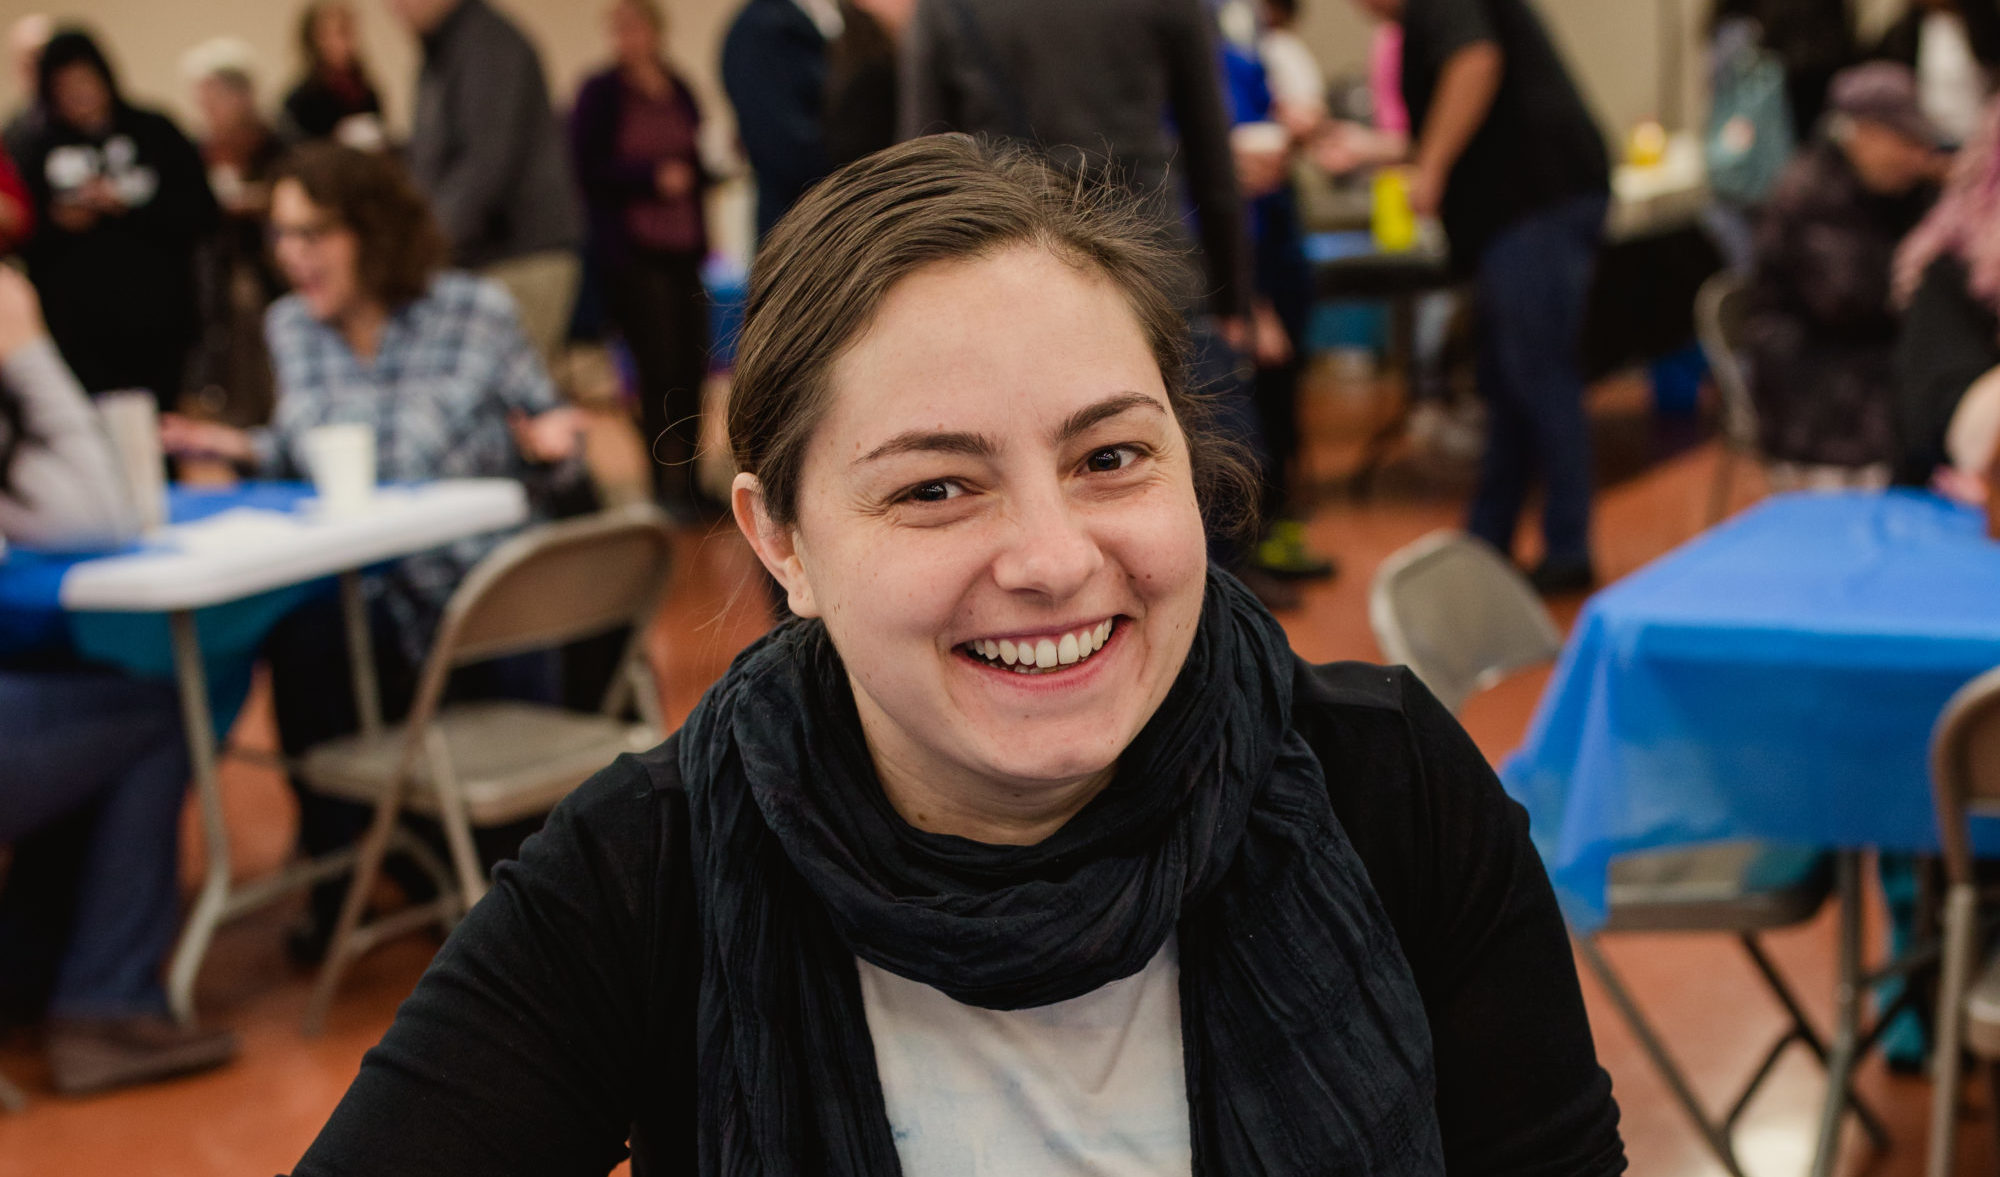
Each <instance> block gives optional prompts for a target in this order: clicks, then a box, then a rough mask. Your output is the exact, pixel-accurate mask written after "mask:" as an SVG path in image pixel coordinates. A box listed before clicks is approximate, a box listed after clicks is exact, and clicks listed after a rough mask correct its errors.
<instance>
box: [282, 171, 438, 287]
mask: <svg viewBox="0 0 2000 1177" xmlns="http://www.w3.org/2000/svg"><path fill="white" fill-rule="evenodd" d="M286 180H293V181H296V182H297V183H298V185H299V186H300V187H301V188H304V189H305V190H306V197H307V198H308V199H310V200H311V201H312V202H313V203H314V204H316V205H318V206H319V207H320V208H322V209H325V210H326V211H327V212H328V213H329V214H331V215H332V217H333V219H334V220H335V221H337V222H339V223H340V224H341V225H343V226H345V227H346V228H348V229H351V230H353V231H354V235H355V237H356V239H357V240H358V241H359V242H360V252H359V258H358V260H357V263H356V264H357V268H358V270H359V274H358V280H359V282H360V284H361V289H362V290H363V291H365V292H366V293H367V294H368V296H369V297H370V298H373V299H376V300H377V301H379V302H381V304H382V305H383V306H385V307H388V308H389V309H391V310H394V309H396V308H398V307H401V306H403V305H405V304H407V303H410V302H414V301H416V300H417V299H419V298H421V297H423V295H424V294H425V292H427V291H428V290H430V287H431V278H432V277H433V276H434V275H435V274H436V273H437V272H438V271H439V270H440V269H442V268H444V264H445V261H446V259H447V257H448V251H447V247H446V245H445V240H444V234H443V232H441V231H440V230H439V229H438V226H437V221H436V220H435V219H434V218H433V217H432V216H431V210H430V205H429V204H427V203H425V201H424V198H423V195H422V194H421V193H419V192H418V191H417V189H416V186H415V185H414V184H412V183H411V182H410V178H409V175H408V174H407V173H406V172H404V171H403V167H402V165H401V164H399V163H397V162H396V161H395V160H394V159H391V158H390V157H389V156H386V155H382V154H380V153H377V152H371V151H357V150H355V149H354V148H352V147H344V146H342V145H340V144H338V143H326V142H320V143H306V144H303V145H301V146H299V147H297V148H294V149H293V150H292V152H291V153H290V154H289V155H287V156H286V157H285V158H284V160H283V162H281V163H280V164H279V165H278V170H277V172H276V173H275V174H274V175H273V176H272V178H271V183H272V184H273V186H275V185H277V184H281V183H283V182H284V181H286Z"/></svg>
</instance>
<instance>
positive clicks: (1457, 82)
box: [1359, 0, 1611, 593]
mask: <svg viewBox="0 0 2000 1177" xmlns="http://www.w3.org/2000/svg"><path fill="white" fill-rule="evenodd" d="M1359 3H1360V4H1361V6H1362V7H1363V8H1364V9H1366V10H1367V11H1368V12H1369V13H1370V14H1372V15H1374V16H1376V17H1377V18H1379V19H1382V20H1390V21H1396V22H1398V23H1400V24H1401V25H1402V28H1403V60H1402V85H1403V100H1404V103H1405V104H1406V105H1407V106H1408V107H1409V112H1410V124H1411V130H1412V143H1413V146H1412V163H1411V169H1410V181H1409V187H1410V207H1411V210H1412V211H1413V212H1415V213H1416V214H1417V215H1418V216H1432V215H1435V216H1438V217H1439V218H1440V219H1441V220H1442V221H1443V222H1444V229H1445V233H1446V235H1447V236H1448V237H1449V238H1450V240H1451V256H1452V263H1453V265H1454V267H1455V268H1457V269H1459V270H1461V271H1465V272H1470V273H1471V274H1473V275H1475V287H1476V290H1477V294H1478V298H1479V312H1480V316H1481V320H1480V341H1479V358H1478V368H1479V390H1480V395H1481V396H1482V397H1483V398H1484V400H1485V401H1486V405H1487V418H1486V420H1487V427H1486V450H1485V454H1484V456H1483V457H1482V459H1481V461H1480V468H1479V484H1478V489H1477V490H1476V491H1475V492H1474V496H1473V502H1472V508H1471V511H1470V513H1469V518H1468V520H1467V525H1466V530H1468V531H1470V532H1471V533H1472V534H1473V535H1476V536H1478V537H1479V538H1480V539H1483V540H1485V541H1486V542H1487V543H1489V544H1492V545H1493V546H1494V547H1495V548H1496V549H1498V550H1499V551H1500V552H1501V553H1502V554H1503V555H1507V556H1509V557H1512V555H1513V552H1514V534H1515V530H1516V528H1517V525H1518V523H1519V519H1520V515H1521V511H1522V508H1523V507H1524V506H1525V505H1526V503H1527V498H1528V491H1529V488H1530V486H1531V484H1532V483H1534V482H1536V481H1540V482H1541V484H1542V486H1543V490H1544V502H1543V508H1542V557H1541V561H1540V563H1539V564H1537V565H1536V566H1535V567H1534V569H1533V570H1532V571H1531V572H1530V574H1529V575H1530V578H1531V579H1532V580H1533V581H1534V583H1535V586H1536V587H1537V589H1539V590H1540V591H1542V592H1545V593H1561V592H1573V591H1577V590H1581V589H1584V588H1587V587H1589V586H1590V585H1591V584H1593V583H1594V582H1595V580H1596V573H1595V571H1594V569H1593V567H1592V563H1591V556H1590V498H1591V465H1590V426H1589V421H1588V419H1587V417H1586V416H1585V414H1584V409H1583V392H1584V388H1583V372H1582V364H1581V335H1582V331H1583V312H1584V303H1585V300H1586V298H1587V297H1588V294H1589V287H1590V280H1591V275H1592V273H1593V272H1594V270H1595V266H1596V261H1597V250H1598V246H1599V244H1600V242H1601V241H1602V239H1603V235H1604V215H1605V210H1606V208H1607V207H1608V205H1609V203H1610V184H1611V164H1610V160H1609V159H1608V158H1607V157H1606V154H1605V149H1604V140H1603V138H1602V136H1601V135H1600V134H1599V133H1598V129H1597V123H1596V122H1595V121H1594V120H1593V119H1592V118H1591V116H1590V111H1589V109H1588V108H1587V107H1586V106H1585V105H1584V102H1583V97H1582V95H1581V94H1580V93H1578V91H1577V88H1576V83H1575V82H1574V81H1573V80H1572V79H1571V78H1570V74H1569V70H1568V69H1567V68H1566V67H1565V66H1564V64H1563V61H1562V57H1561V55H1560V54H1558V53H1557V51H1556V47H1555V44H1554V42H1552V41H1551V40H1550V39H1549V35H1548V32H1547V30H1546V29H1545V28H1544V27H1543V25H1542V22H1541V18H1540V17H1538V16H1537V15H1536V14H1535V11H1534V9H1533V8H1531V7H1530V6H1529V5H1528V3H1527V0H1483V2H1482V0H1359Z"/></svg>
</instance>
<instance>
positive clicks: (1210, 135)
mask: <svg viewBox="0 0 2000 1177" xmlns="http://www.w3.org/2000/svg"><path fill="white" fill-rule="evenodd" d="M1162 33H1163V36H1162V49H1163V52H1165V54H1166V58H1167V60H1166V66H1167V107H1168V112H1169V113H1170V114H1171V115H1172V116H1173V120H1174V126H1175V127H1177V128H1179V130H1180V138H1181V155H1182V157H1183V158H1184V159H1186V160H1187V182H1188V195H1189V196H1190V197H1191V198H1192V199H1193V202H1194V212H1195V219H1196V221H1197V222H1198V223H1199V226H1200V230H1201V249H1202V254H1203V256H1204V257H1205V258H1206V259H1207V263H1208V287H1209V288H1208V290H1207V291H1206V292H1205V293H1207V294H1208V295H1209V296H1210V298H1209V306H1210V307H1211V309H1213V310H1214V312H1215V313H1216V314H1218V315H1221V316H1223V317H1224V318H1225V319H1235V320H1238V321H1241V320H1242V319H1243V318H1244V316H1247V315H1248V314H1249V312H1250V300H1251V282H1250V243H1249V236H1250V235H1249V232H1248V230H1247V228H1246V218H1245V214H1244V211H1243V194H1242V193H1241V192H1240V191H1239V190H1238V189H1237V187H1236V157H1235V154H1234V153H1233V152H1232V151H1231V150H1230V148H1229V115H1228V113H1227V112H1226V111H1224V110H1223V107H1222V82H1221V78H1220V77H1219V76H1218V70H1217V64H1216V63H1217V60H1218V54H1217V51H1216V44H1215V33H1214V27H1213V22H1212V21H1211V20H1210V19H1209V16H1208V12H1207V10H1206V9H1205V8H1204V7H1203V5H1202V4H1201V3H1200V0H1179V2H1178V3H1176V4H1174V5H1173V6H1172V9H1171V11H1169V12H1168V13H1166V14H1165V24H1164V26H1163V28H1162Z"/></svg>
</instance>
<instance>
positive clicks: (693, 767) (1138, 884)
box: [680, 572, 1444, 1177]
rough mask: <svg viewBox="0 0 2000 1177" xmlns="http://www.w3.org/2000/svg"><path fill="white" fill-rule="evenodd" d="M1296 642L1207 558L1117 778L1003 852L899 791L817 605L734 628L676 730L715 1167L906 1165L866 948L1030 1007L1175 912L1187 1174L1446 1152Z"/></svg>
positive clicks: (1425, 1061) (1083, 989) (1076, 985)
mask: <svg viewBox="0 0 2000 1177" xmlns="http://www.w3.org/2000/svg"><path fill="white" fill-rule="evenodd" d="M1293 665H1294V663H1293V657H1292V654H1291V651H1290V648H1289V646H1288V644H1287V642H1286V639H1285V634H1284V631H1283V630H1282V629H1281V628H1280V627H1279V625H1278V623H1277V622H1276V621H1275V620H1274V619H1272V617H1271V616H1270V614H1268V613H1266V612H1265V611H1264V609H1263V608H1262V606H1260V605H1259V604H1257V602H1256V600H1255V599H1254V598H1253V597H1251V596H1250V594H1249V593H1248V592H1247V591H1245V590H1244V588H1243V587H1242V586H1241V585H1240V584H1238V583H1236V581H1235V580H1233V579H1231V578H1229V577H1228V576H1226V575H1222V574H1219V573H1213V572H1212V573H1211V574H1210V576H1209V580H1208V586H1207V595H1206V599H1205V601H1204V603H1203V607H1202V616H1201V621H1200V624H1199V626H1198V628H1197V630H1196V633H1195V638H1194V646H1193V649H1192V650H1191V651H1190V652H1189V654H1188V660H1187V664H1186V665H1185V666H1184V667H1183V668H1182V670H1181V673H1180V675H1179V677H1178V678H1177V679H1176V681H1175V683H1174V686H1173V688H1172V689H1171V691H1170V692H1169V693H1168V695H1167V698H1166V700H1165V702H1163V703H1162V704H1161V706H1160V709H1159V711H1158V712H1156V713H1155V714H1154V715H1153V717H1152V718H1151V719H1150V720H1149V721H1148V722H1147V724H1146V726H1145V728H1144V730H1142V731H1141V732H1140V733H1139V736H1138V738H1137V739H1136V740H1134V741H1133V743H1132V745H1131V746H1130V747H1129V748H1127V749H1126V751H1125V754H1124V755H1123V756H1122V757H1121V758H1120V760H1119V765H1118V769H1117V772H1116V774H1115V778H1114V779H1113V781H1112V783H1111V784H1110V785H1109V786H1107V787H1106V788H1105V790H1104V791H1103V792H1102V793H1100V794H1099V795H1098V796H1097V797H1095V798H1093V799H1092V800H1091V801H1090V803H1089V804H1087V805H1086V806H1085V807H1084V808H1083V809H1082V810H1081V811H1080V812H1079V813H1078V814H1077V815H1076V816H1075V817H1074V818H1072V819H1070V821H1069V822H1068V823H1066V824H1065V825H1064V826H1063V827H1062V828H1061V829H1060V830H1058V831H1057V832H1056V833H1054V834H1053V835H1051V836H1050V837H1049V838H1047V839H1046V840H1044V841H1043V842H1041V843H1040V844H1038V845H1035V846H990V845H984V844H981V843H976V842H972V841H969V840H967V839H964V838H956V837H949V836H944V835H937V834H929V833H925V832H923V831H920V830H917V829H914V828H913V827H911V826H909V825H908V824H906V823H905V822H904V821H903V820H902V819H901V818H900V817H898V816H897V814H896V813H895V811H894V810H893V809H892V808H891V807H890V805H889V802H888V800H887V798H886V797H885V795H884V794H883V791H882V787H881V785H880V783H879V782H878V781H877V779H876V776H875V771H874V766H873V762H872V760H871V759H870V757H869V753H868V749H867V747H866V745H865V744H864V742H863V739H862V735H861V726H860V720H859V717H858V715H857V713H856V711H855V707H854V698H853V694H852V690H851V688H850V685H849V682H848V679H847V673H846V670H845V669H844V668H843V666H842V664H841V661H840V658H839V656H838V655H837V654H836V653H835V652H834V649H833V645H832V642H831V641H829V640H828V638H827V636H826V631H825V629H824V628H823V627H822V626H821V625H819V624H818V623H816V622H793V623H791V624H788V625H785V626H783V627H781V628H779V629H778V630H776V631H774V632H773V633H772V634H771V635H770V636H768V637H766V638H765V639H764V640H762V641H760V642H759V643H758V644H756V645H755V646H752V647H751V648H750V649H749V650H747V651H745V652H744V654H743V655H742V656H741V657H739V658H738V659H737V660H736V663H735V665H734V666H732V667H731V668H730V671H729V674H728V675H727V676H726V677H725V678H724V679H723V680H722V681H721V682H720V683H719V684H717V686H716V687H715V688H714V689H713V690H711V691H710V692H709V694H708V696H707V697H706V698H704V699H703V700H702V703H701V705H700V706H699V707H697V708H696V709H695V712H694V714H693V715H692V716H691V717H689V719H688V722H687V725H686V727H685V728H683V729H682V732H681V744H680V751H681V772H682V776H683V779H684V780H685V781H686V785H687V791H688V801H689V807H690V812H691V815H692V840H693V854H694V859H695V863H694V868H695V879H696V888H697V894H698V896H699V900H700V908H701V912H702V943H703V957H702V973H701V976H702V980H701V996H700V1009H699V1011H698V1013H697V1036H698V1044H697V1053H698V1057H699V1066H700V1075H701V1084H702V1086H701V1096H700V1100H701V1103H700V1108H699V1123H700V1140H699V1152H700V1156H701V1171H702V1172H703V1173H704V1174H714V1175H727V1177H748V1175H751V1174H771V1175H774V1177H775V1175H787V1177H789V1175H792V1174H827V1175H829V1177H891V1175H894V1174H898V1173H899V1172H900V1171H901V1169H900V1165H899V1163H898V1160H897V1155H896V1149H895V1144H894V1142H893V1140H892V1138H891V1135H890V1127H889V1121H888V1116H887V1114H886V1112H885V1111H884V1109H883V1102H882V1086H881V1079H880V1077H879V1076H878V1075H877V1073H876V1070H875V1053H874V1045H873V1042H872V1040H871V1039H870V1038H869V1032H868V1025H867V1018H866V1016H865V1014H864V1013H863V1009H862V1000H861V987H860V980H859V976H858V973H857V971H856V968H855V964H854V958H855V957H860V958H862V959H864V960H867V961H869V962H870V963H873V964H875V965H878V966H880V967H882V968H884V969H887V970H889V971H890V972H893V973H896V974H898V975H900V976H903V977H906V978H909V979H910V980H914V981H920V982H922V983H924V984H926V985H930V986H933V987H935V988H937V989H939V990H941V991H942V992H944V993H946V994H948V995H949V996H951V997H952V998H953V999H954V1000H957V1001H959V1002H963V1003H966V1004H970V1005H976V1006H983V1007H985V1008H988V1009H1018V1008H1024V1007H1030V1006H1038V1005H1046V1004H1049V1003H1051V1002H1056V1001H1062V1000H1066V999H1068V998H1073V997H1077V996H1080V995H1082V994H1084V993H1088V992H1090V991H1091V990H1093V989H1096V988H1098V987H1099V986H1101V985H1104V984H1106V983H1108V982H1111V981H1114V980H1117V979H1119V978H1122V977H1128V976H1131V975H1132V974H1134V973H1137V972H1138V971H1139V970H1140V969H1141V968H1143V967H1144V966H1145V965H1146V963H1147V962H1148V961H1149V960H1151V959H1152V957H1153V954H1154V953H1156V952H1157V951H1159V949H1160V947H1161V945H1162V944H1164V943H1165V941H1166V938H1167V935H1168V934H1169V933H1170V932H1172V931H1174V929H1175V928H1177V927H1178V929H1179V933H1180V963H1181V982H1180V984H1181V988H1180V993H1181V1027H1182V1038H1183V1051H1184V1054H1185V1058H1186V1068H1187V1092H1188V1104H1189V1111H1190V1115H1191V1118H1192V1122H1191V1126H1192V1130H1193V1132H1192V1134H1193V1144H1194V1172H1195V1173H1196V1174H1216V1175H1227V1177H1237V1175H1245V1174H1286V1175H1288V1174H1307V1173H1311V1174H1356V1175H1360V1174H1368V1175H1370V1177H1391V1175H1400V1174H1420V1173H1421V1174H1435V1173H1442V1172H1443V1170H1444V1162H1443V1147H1442V1144H1441V1142H1440V1139H1439V1134H1438V1125H1437V1117H1436V1112H1435V1109H1434V1106H1433V1085H1434V1077H1433V1072H1432V1065H1431V1041H1430V1033H1429V1028H1428V1023H1427V1022H1426V1020H1425V1015H1424V1008H1423V1003H1422V1000H1421V999H1420V997H1419V995H1418V993H1417V988H1416V982H1415V980H1414V979H1413V978H1412V976H1411V974H1410V970H1409V966H1408V964H1407V963H1406V962H1405V960H1404V958H1403V954H1402V950H1401V948H1400V947H1399V945H1398V943H1397V941H1396V937H1395V933H1394V931H1393V929H1392V928H1391V927H1390V926H1389V921H1388V917H1387V916H1386V915H1385V914H1384V912H1383V910H1382V906H1381V903H1380V901H1379V900H1378V899H1377V898H1376V895H1375V891H1374V888H1373V887H1372V886H1371V885H1370V883H1369V881H1368V877H1367V874H1366V873H1365V870H1364V868H1363V866H1362V864H1361V860H1360V859H1359V858H1358V857H1357V856H1356V855H1355V853H1354V849H1353V847H1352V846H1351V845H1350V844H1349V843H1348V840H1347V836H1346V834H1345V833H1344V832H1343V831H1342V830H1341V828H1340V825H1339V823H1338V822H1337V821H1336V820H1335V819H1334V815H1333V810H1332V806H1331V804H1330V802H1329V800H1328V794H1327V784H1326V777H1325V775H1324V773H1323V772H1322V771H1321V768H1320V764H1319V761H1318V759H1317V758H1316V757H1315V756H1314V755H1313V753H1312V750H1311V749H1310V748H1308V747H1307V745H1306V743H1305V741H1304V740H1303V739H1302V738H1301V737H1300V736H1299V734H1298V733H1297V732H1296V731H1295V730H1293V728H1292V725H1291V712H1292V673H1293Z"/></svg>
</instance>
